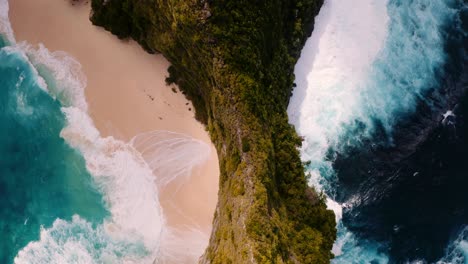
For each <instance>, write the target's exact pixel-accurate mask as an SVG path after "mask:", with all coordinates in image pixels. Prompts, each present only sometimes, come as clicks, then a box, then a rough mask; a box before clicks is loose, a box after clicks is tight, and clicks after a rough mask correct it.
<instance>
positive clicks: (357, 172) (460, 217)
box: [290, 0, 468, 264]
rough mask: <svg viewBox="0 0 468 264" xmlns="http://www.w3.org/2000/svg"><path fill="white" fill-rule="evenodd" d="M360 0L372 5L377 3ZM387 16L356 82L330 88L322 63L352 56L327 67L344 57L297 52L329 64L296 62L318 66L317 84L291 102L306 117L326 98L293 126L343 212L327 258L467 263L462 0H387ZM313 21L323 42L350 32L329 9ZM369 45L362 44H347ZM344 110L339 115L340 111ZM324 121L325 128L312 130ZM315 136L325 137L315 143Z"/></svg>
mask: <svg viewBox="0 0 468 264" xmlns="http://www.w3.org/2000/svg"><path fill="white" fill-rule="evenodd" d="M326 2H327V1H326ZM328 2H329V3H332V2H333V3H334V2H336V3H337V4H338V2H337V1H333V0H329V1H328ZM366 2H369V3H370V5H371V6H372V5H373V4H374V5H375V3H374V2H378V1H372V0H370V1H366ZM330 6H331V7H330ZM330 6H327V7H326V8H328V10H326V11H327V12H331V13H332V14H334V15H337V14H338V13H339V11H340V10H339V9H338V8H337V6H338V5H333V4H331V5H330ZM330 9H331V10H332V11H329V10H330ZM335 9H336V10H335ZM333 12H335V13H333ZM375 12H380V11H375ZM385 12H386V13H387V15H388V19H389V20H388V25H387V29H386V31H387V33H386V38H385V39H384V40H383V46H382V47H381V49H380V51H379V53H378V54H377V56H376V58H375V59H374V61H373V62H372V64H371V66H370V69H369V70H368V71H367V72H366V75H365V76H364V77H363V78H364V79H363V80H361V82H359V85H355V86H354V87H352V85H354V84H351V82H343V83H338V84H337V85H335V86H329V87H327V85H328V83H329V81H328V79H327V78H328V75H326V73H327V70H329V68H333V67H337V68H338V69H341V70H342V69H350V70H352V69H353V63H354V62H353V61H350V62H349V63H350V65H349V66H346V67H343V66H342V64H340V65H333V64H332V63H328V61H327V63H328V64H327V63H324V62H323V61H324V60H329V61H332V60H331V59H329V58H330V57H331V56H341V54H340V53H336V54H332V53H330V51H329V52H327V53H326V54H329V55H328V56H320V54H321V52H323V51H321V50H317V51H316V53H317V54H318V55H317V54H315V55H314V56H309V57H302V58H301V60H307V59H309V60H315V61H316V63H315V65H319V66H321V65H326V66H327V67H326V68H325V67H324V69H325V70H323V69H322V68H319V67H318V66H315V67H312V66H309V67H310V68H305V67H307V64H305V63H303V64H300V67H301V68H300V69H299V70H298V71H297V73H296V75H298V74H299V75H300V74H304V73H306V74H309V73H314V75H312V76H313V77H315V78H319V79H320V78H323V80H324V81H323V82H320V80H318V81H317V80H315V82H312V85H311V84H310V83H309V86H308V87H306V88H305V89H306V91H307V93H308V94H307V93H306V95H307V96H305V99H301V100H302V101H301V103H302V108H301V109H299V111H301V112H307V111H306V110H307V109H308V108H310V107H313V106H312V104H314V103H315V104H317V103H319V104H320V103H321V102H323V101H326V102H328V103H326V104H325V103H324V104H323V105H320V107H321V108H320V109H319V110H320V112H318V113H319V115H321V116H322V117H321V119H318V121H317V118H315V119H314V118H310V117H309V116H304V114H302V116H300V115H299V116H300V118H299V119H296V121H293V122H296V123H295V125H296V126H297V127H298V130H299V133H300V134H301V135H303V136H304V137H305V139H306V145H305V147H304V148H303V150H302V151H303V157H304V158H305V160H308V159H309V160H311V161H312V162H311V165H310V166H309V167H308V170H309V171H310V172H311V173H315V174H314V175H319V178H318V180H317V182H318V183H319V184H320V186H319V187H320V188H322V189H323V190H324V191H325V192H326V193H327V195H328V196H329V197H330V198H331V199H333V200H334V201H336V202H338V203H339V204H340V205H341V206H340V207H341V208H342V210H343V216H342V219H341V221H339V225H338V232H339V234H338V240H337V243H338V244H339V245H338V247H339V248H340V251H341V252H339V253H340V254H339V256H337V257H336V259H335V260H334V261H333V262H334V263H374V264H375V263H411V262H419V263H436V262H438V263H460V264H465V263H468V227H467V226H468V191H467V190H466V187H467V186H468V2H467V1H463V0H434V1H421V0H389V1H388V3H387V5H386V10H385ZM349 14H351V15H350V16H352V15H354V13H353V12H349ZM339 15H342V16H346V15H348V13H346V12H345V13H343V14H339ZM379 16H380V17H382V19H384V17H385V16H384V14H380V15H379ZM318 19H319V20H318V21H317V23H318V28H319V31H320V34H322V35H323V36H325V37H327V36H329V35H326V33H327V30H329V29H330V28H331V30H334V32H333V33H332V34H331V35H332V36H334V35H333V34H336V35H337V36H345V37H346V36H347V34H350V35H351V36H352V35H353V31H352V30H353V28H352V27H351V28H344V29H342V28H341V27H344V26H342V24H345V25H347V24H346V23H342V24H339V23H337V22H336V21H334V20H333V19H334V18H331V19H330V18H329V17H327V16H325V15H324V16H320V15H319V17H318ZM320 19H322V21H320ZM326 19H328V20H326ZM346 19H348V18H343V20H344V21H347V20H346ZM330 21H331V22H330ZM350 21H352V19H350ZM321 23H325V24H326V23H330V25H331V26H330V27H324V26H323V24H321ZM337 25H338V26H337ZM372 29H373V28H372V25H369V31H371V30H372ZM341 30H342V31H341ZM323 32H325V34H324V33H323ZM358 33H359V34H361V33H360V32H357V33H356V34H358ZM340 34H341V35H340ZM369 34H370V36H372V35H371V33H369ZM329 39H332V40H333V38H330V37H329ZM343 39H344V37H343ZM352 44H353V43H349V45H352ZM335 45H341V44H340V43H338V44H335ZM346 45H347V44H346V43H344V44H343V46H344V48H346ZM311 47H312V48H313V45H312V46H311ZM307 48H308V47H307V45H306V49H307ZM322 49H326V47H322ZM365 49H366V44H365V43H361V45H360V46H357V47H356V48H354V50H352V51H354V52H361V50H365ZM332 51H333V50H332ZM306 54H309V53H306ZM363 54H365V52H363ZM321 60H322V61H321ZM337 61H338V62H341V63H342V62H343V61H345V62H346V63H348V61H346V60H344V59H343V60H342V61H340V60H337ZM304 65H306V66H304ZM310 65H314V64H310ZM340 67H341V68H340ZM304 68H305V69H304ZM322 72H325V74H322ZM344 75H345V74H344ZM348 75H351V76H352V73H351V74H348ZM335 76H336V78H339V77H340V76H338V75H335ZM345 76H347V75H345ZM298 78H299V80H300V81H301V80H302V79H303V78H304V77H303V76H298ZM343 79H345V80H347V79H352V78H347V79H346V78H343ZM308 81H309V82H310V80H308ZM318 88H320V89H318ZM326 89H328V90H326ZM323 91H326V92H323ZM329 91H334V92H329ZM314 93H316V94H319V95H320V96H321V98H315V97H314ZM334 93H335V95H333V94H334ZM340 94H345V95H346V96H345V97H341V96H340ZM317 96H318V95H317ZM324 96H327V98H324ZM328 96H329V98H328ZM310 98H313V100H311V99H310ZM293 99H294V98H293ZM293 101H294V100H293ZM349 101H351V102H357V103H355V104H350V103H348V102H349ZM294 102H297V100H296V101H294ZM333 107H335V108H333ZM291 109H294V108H291ZM342 110H343V113H346V114H344V115H343V114H341V115H339V114H337V113H340V112H339V111H342ZM296 111H297V110H296ZM315 113H317V112H315ZM348 113H351V114H348ZM290 114H291V115H292V116H293V120H295V119H294V117H296V116H297V113H296V112H292V113H291V110H290ZM343 116H345V117H346V118H343ZM340 118H341V119H340ZM335 120H338V121H335ZM335 123H337V124H338V125H336V126H333V124H335ZM330 124H332V125H330ZM311 128H312V129H311ZM322 128H324V129H323V131H324V132H320V133H317V132H316V131H317V129H322ZM314 130H315V131H314ZM321 136H323V137H324V138H325V140H326V141H319V140H317V139H316V138H320V137H321ZM323 142H326V145H327V146H328V147H327V149H326V151H325V152H324V153H325V154H324V155H323V156H322V155H320V151H317V148H320V147H322V146H323V145H324V144H322V143H323ZM317 153H319V154H317ZM335 207H336V206H335Z"/></svg>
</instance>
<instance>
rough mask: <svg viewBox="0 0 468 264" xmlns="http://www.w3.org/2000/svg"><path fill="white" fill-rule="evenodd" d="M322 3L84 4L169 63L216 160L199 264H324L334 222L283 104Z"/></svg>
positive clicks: (122, 0) (109, 0)
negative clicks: (311, 180)
mask: <svg viewBox="0 0 468 264" xmlns="http://www.w3.org/2000/svg"><path fill="white" fill-rule="evenodd" d="M322 1H323V0H269V1H268V0H258V1H257V0H218V1H205V0H169V1H167V0H93V1H92V7H93V15H92V18H91V20H92V21H93V23H94V24H96V25H99V26H103V27H105V28H106V29H108V30H110V31H111V32H113V33H114V34H116V35H117V36H118V37H119V38H129V37H131V38H133V39H135V40H136V41H138V42H139V43H140V44H141V45H142V46H143V47H144V48H145V49H146V50H147V51H149V52H161V53H162V54H163V55H164V56H165V57H166V58H167V59H168V60H169V61H170V62H171V63H172V66H171V67H170V68H169V72H170V77H169V78H168V79H167V81H168V82H175V83H177V84H178V85H179V86H180V88H181V90H182V91H184V93H185V94H186V95H187V97H188V98H190V99H191V100H192V101H193V103H194V105H195V108H196V117H197V118H198V119H199V120H200V121H201V122H203V123H205V124H206V125H207V127H208V130H209V132H210V135H211V138H212V140H213V142H214V144H215V146H216V148H217V151H218V156H219V160H220V172H221V174H220V175H221V176H220V186H219V188H220V189H219V200H218V206H217V209H216V212H215V216H214V220H213V232H212V235H211V239H210V244H209V246H208V248H207V250H206V252H205V254H204V255H203V257H202V258H201V262H202V263H223V264H224V263H234V264H238V263H251V262H256V263H328V262H329V261H330V259H331V258H332V257H333V255H332V254H331V252H330V251H331V247H332V244H333V241H334V239H335V235H336V230H335V220H334V215H333V213H332V212H331V211H329V210H327V209H326V206H325V203H324V198H323V197H322V196H321V195H318V194H317V193H316V192H315V190H313V189H311V188H309V187H308V186H307V184H306V177H305V175H304V168H303V165H302V163H301V160H300V158H299V152H298V150H297V147H298V146H300V144H301V140H300V138H299V137H298V136H297V135H296V133H295V131H294V129H293V127H292V126H291V125H289V124H288V117H287V114H286V108H287V105H288V101H289V97H290V94H291V90H292V87H293V82H294V75H293V68H294V64H295V63H296V61H297V58H298V57H299V54H300V50H301V48H302V46H303V45H304V42H305V40H306V38H307V37H308V36H309V35H310V33H311V31H312V28H313V19H314V17H315V15H316V14H317V12H318V10H319V8H320V6H321V4H322Z"/></svg>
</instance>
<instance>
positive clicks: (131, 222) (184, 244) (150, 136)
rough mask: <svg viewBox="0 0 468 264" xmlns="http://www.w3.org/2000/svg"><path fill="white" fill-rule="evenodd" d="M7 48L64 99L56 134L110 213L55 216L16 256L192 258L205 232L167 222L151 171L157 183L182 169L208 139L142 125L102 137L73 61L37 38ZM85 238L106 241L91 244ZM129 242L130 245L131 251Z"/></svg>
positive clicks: (204, 152)
mask: <svg viewBox="0 0 468 264" xmlns="http://www.w3.org/2000/svg"><path fill="white" fill-rule="evenodd" d="M7 49H11V52H15V53H18V54H19V55H21V56H23V58H24V59H25V60H26V61H29V62H30V64H31V66H32V67H31V68H32V70H36V69H39V70H36V73H37V74H38V75H37V76H38V80H39V81H38V83H40V80H43V79H41V78H40V75H39V74H42V75H43V76H44V75H45V79H47V82H48V84H49V85H46V84H45V81H44V84H43V85H44V87H43V89H44V90H46V91H48V92H49V94H50V95H51V96H52V97H54V98H56V99H58V100H60V101H61V103H62V105H63V106H64V107H63V108H62V111H63V113H64V114H65V116H66V119H67V125H66V127H65V128H64V129H63V130H62V131H61V137H63V138H64V139H65V140H66V141H67V143H68V144H70V145H71V146H72V147H73V148H75V149H77V150H79V151H80V152H81V153H82V155H83V157H84V158H85V161H86V167H87V169H88V171H89V172H90V173H91V174H92V176H93V178H94V181H95V182H96V183H97V185H98V186H99V188H100V190H101V192H102V194H103V197H104V199H105V203H106V205H107V207H108V209H109V211H110V213H111V217H110V219H106V220H105V221H104V222H103V223H102V224H101V225H98V226H97V227H95V228H94V227H92V226H91V224H90V223H88V222H86V221H85V220H83V219H80V218H79V216H75V217H74V218H73V220H72V221H71V222H67V221H64V220H61V219H57V220H56V221H55V222H54V225H53V226H52V227H50V228H48V229H43V230H41V236H40V240H39V241H35V242H30V243H29V244H28V245H27V246H26V247H24V248H23V249H22V250H21V251H20V252H19V253H18V255H17V257H16V259H15V262H16V263H69V262H70V261H71V262H74V263H96V262H97V263H153V262H154V261H158V263H159V262H165V261H167V260H169V259H172V260H173V259H191V260H193V262H195V261H196V259H197V258H198V256H200V255H201V254H202V253H203V249H204V248H205V247H206V245H207V242H208V233H207V232H202V231H200V230H198V229H197V228H194V227H192V228H186V230H182V231H181V230H170V229H168V228H167V226H166V223H165V218H164V215H163V212H162V209H161V206H160V202H159V197H158V188H157V183H156V179H157V178H155V177H154V175H153V171H154V172H155V173H157V175H159V177H158V179H159V180H158V181H157V182H158V183H160V184H161V185H162V186H163V185H164V184H167V183H169V182H171V181H172V180H173V179H175V178H177V177H188V176H189V175H190V171H191V170H192V169H193V168H194V167H195V166H197V165H198V164H200V162H202V161H203V160H204V159H206V158H207V157H208V155H209V151H210V149H209V147H208V145H207V144H205V143H203V142H201V141H197V140H194V139H191V138H190V137H188V136H184V135H181V134H176V133H172V132H169V131H164V132H151V133H145V134H142V135H139V136H137V137H135V138H134V139H133V140H132V142H130V143H125V142H122V141H119V140H116V139H114V138H113V137H107V138H103V137H101V135H100V133H99V131H98V130H97V129H96V127H95V126H94V124H93V121H92V120H91V118H90V117H89V115H88V113H87V103H86V100H85V95H84V88H85V86H86V78H85V76H84V75H83V74H82V72H81V65H80V64H79V62H78V61H76V60H75V59H73V58H72V57H70V56H69V55H67V54H66V53H64V52H50V51H48V50H47V49H46V48H45V47H44V46H43V45H39V47H38V48H33V47H32V46H31V45H29V44H27V43H20V44H18V45H16V46H14V47H8V48H7ZM47 75H50V76H47ZM47 87H48V89H47ZM143 141H144V142H143ZM146 143H148V145H145V144H146ZM134 144H135V145H139V146H148V148H146V149H145V150H144V152H143V153H144V157H146V158H147V159H148V161H149V163H150V164H151V167H150V166H149V165H148V163H147V162H146V161H145V158H144V157H143V156H142V155H141V154H140V152H139V151H137V150H136V149H135V147H134ZM75 231H78V234H76V233H75ZM80 232H81V233H80ZM90 239H91V240H93V239H95V240H97V241H99V243H101V244H103V245H104V247H102V248H101V247H97V248H95V247H94V246H93V243H94V242H93V241H91V240H90ZM163 242H164V243H163ZM139 245H140V246H139ZM132 248H134V249H135V252H133V251H131V252H130V251H129V249H132ZM137 249H138V250H137ZM41 260H42V262H41ZM72 260H73V261H72ZM44 261H45V262H44Z"/></svg>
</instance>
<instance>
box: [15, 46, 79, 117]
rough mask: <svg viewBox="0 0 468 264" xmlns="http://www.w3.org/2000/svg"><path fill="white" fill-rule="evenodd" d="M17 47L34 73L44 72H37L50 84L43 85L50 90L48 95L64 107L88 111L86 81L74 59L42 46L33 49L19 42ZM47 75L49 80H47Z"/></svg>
mask: <svg viewBox="0 0 468 264" xmlns="http://www.w3.org/2000/svg"><path fill="white" fill-rule="evenodd" d="M17 46H18V47H19V48H20V49H21V50H22V51H24V52H25V53H26V54H27V56H28V58H29V61H31V62H32V63H33V64H34V69H35V70H36V71H37V70H39V71H41V70H42V71H44V72H39V73H40V74H38V76H41V75H42V76H44V77H46V80H47V81H49V82H51V83H50V84H49V85H45V86H46V87H48V90H50V93H49V94H51V95H52V96H53V97H57V98H58V99H59V100H60V102H62V104H63V105H65V106H75V107H78V108H80V109H81V110H82V111H84V112H86V111H87V110H88V103H87V102H86V97H85V93H84V89H85V87H86V84H87V79H86V76H85V75H84V74H83V72H82V70H81V64H80V63H79V62H78V61H77V60H76V59H75V58H73V57H72V56H69V55H68V54H67V53H66V52H63V51H54V52H51V51H49V50H48V49H47V48H46V47H44V45H43V44H39V45H38V47H37V48H34V47H33V46H32V45H29V44H28V43H26V42H21V43H18V44H17ZM49 74H50V75H51V76H50V77H51V78H47V75H49ZM41 78H42V77H41ZM42 82H44V83H46V81H42ZM42 85H44V84H42Z"/></svg>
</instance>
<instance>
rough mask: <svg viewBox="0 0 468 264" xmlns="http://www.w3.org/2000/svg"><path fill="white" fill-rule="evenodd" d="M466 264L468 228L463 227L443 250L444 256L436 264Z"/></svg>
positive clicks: (467, 256)
mask: <svg viewBox="0 0 468 264" xmlns="http://www.w3.org/2000/svg"><path fill="white" fill-rule="evenodd" d="M467 262H468V226H464V227H463V228H462V230H461V231H460V233H459V234H458V236H457V238H456V239H454V240H453V241H452V242H451V243H450V244H449V246H448V247H447V248H446V250H445V256H444V257H443V258H442V259H441V260H439V261H437V264H466V263H467Z"/></svg>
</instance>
